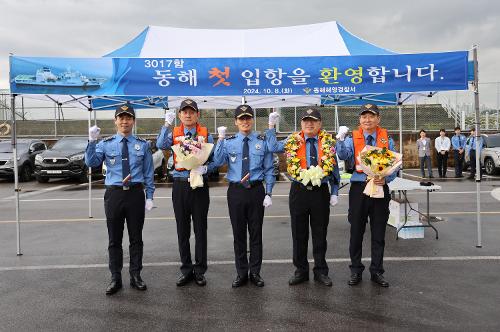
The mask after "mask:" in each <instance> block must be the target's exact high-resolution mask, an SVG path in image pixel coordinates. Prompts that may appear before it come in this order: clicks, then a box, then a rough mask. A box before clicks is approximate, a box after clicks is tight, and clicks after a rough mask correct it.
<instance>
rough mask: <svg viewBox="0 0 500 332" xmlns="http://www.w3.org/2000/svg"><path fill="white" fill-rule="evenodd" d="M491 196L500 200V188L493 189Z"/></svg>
mask: <svg viewBox="0 0 500 332" xmlns="http://www.w3.org/2000/svg"><path fill="white" fill-rule="evenodd" d="M491 196H493V198H494V199H496V200H497V201H500V188H496V189H493V190H492V191H491Z"/></svg>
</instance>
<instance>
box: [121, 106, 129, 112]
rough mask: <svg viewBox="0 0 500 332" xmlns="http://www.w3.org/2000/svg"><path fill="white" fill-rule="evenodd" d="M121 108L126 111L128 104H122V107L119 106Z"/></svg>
mask: <svg viewBox="0 0 500 332" xmlns="http://www.w3.org/2000/svg"><path fill="white" fill-rule="evenodd" d="M120 108H121V109H122V110H124V111H126V110H128V106H127V105H123V106H122V107H120Z"/></svg>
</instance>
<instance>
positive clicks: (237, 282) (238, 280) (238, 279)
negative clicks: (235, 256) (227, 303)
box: [232, 275, 248, 288]
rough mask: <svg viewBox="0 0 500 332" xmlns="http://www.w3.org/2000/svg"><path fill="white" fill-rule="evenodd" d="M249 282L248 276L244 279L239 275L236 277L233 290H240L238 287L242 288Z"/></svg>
mask: <svg viewBox="0 0 500 332" xmlns="http://www.w3.org/2000/svg"><path fill="white" fill-rule="evenodd" d="M247 282H248V276H247V275H245V276H243V277H242V276H240V275H238V276H237V277H236V279H234V280H233V284H232V286H233V288H238V287H241V286H243V285H246V284H247Z"/></svg>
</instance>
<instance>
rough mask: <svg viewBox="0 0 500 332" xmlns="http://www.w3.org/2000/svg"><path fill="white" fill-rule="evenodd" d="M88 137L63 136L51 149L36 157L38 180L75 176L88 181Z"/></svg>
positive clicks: (42, 181) (45, 180) (44, 180)
mask: <svg viewBox="0 0 500 332" xmlns="http://www.w3.org/2000/svg"><path fill="white" fill-rule="evenodd" d="M87 140H88V138H87V137H63V138H61V139H60V140H59V141H57V142H56V144H54V146H52V147H51V148H50V149H48V150H46V151H44V152H42V153H40V154H38V155H37V156H36V157H35V175H36V179H37V181H38V182H41V183H45V182H47V181H49V179H50V178H75V179H77V180H78V181H79V182H81V183H83V182H85V181H87V179H88V178H87V172H88V170H87V166H85V161H84V155H85V149H86V147H87V142H88V141H87Z"/></svg>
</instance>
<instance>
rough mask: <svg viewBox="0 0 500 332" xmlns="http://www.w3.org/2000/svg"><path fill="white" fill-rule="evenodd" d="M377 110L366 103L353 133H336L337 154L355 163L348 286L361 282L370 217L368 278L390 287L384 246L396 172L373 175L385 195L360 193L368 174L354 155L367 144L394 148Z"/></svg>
mask: <svg viewBox="0 0 500 332" xmlns="http://www.w3.org/2000/svg"><path fill="white" fill-rule="evenodd" d="M379 124H380V112H379V109H378V107H377V105H374V104H366V105H363V106H362V107H361V111H360V112H359V128H358V129H356V130H354V131H353V132H352V137H347V138H346V134H347V133H348V131H349V128H347V127H345V126H341V127H339V130H338V134H337V139H338V141H337V156H338V157H339V158H340V159H342V160H349V161H350V162H351V163H352V164H355V165H356V169H355V171H354V173H353V175H352V177H351V188H350V190H349V214H348V220H349V223H350V224H351V239H350V244H349V254H350V256H351V265H350V268H351V278H350V280H349V282H348V284H349V285H351V286H354V285H357V284H359V283H360V282H361V280H362V274H363V270H364V268H365V267H364V265H363V264H362V263H361V256H362V249H363V235H364V234H365V228H366V224H367V222H368V219H370V229H371V264H370V273H371V280H372V281H373V282H375V283H377V284H379V285H380V286H382V287H389V283H388V282H387V281H386V280H385V279H384V277H383V273H384V266H383V260H384V247H385V229H386V225H387V220H388V218H389V202H390V200H391V196H390V193H389V187H388V185H387V184H388V183H389V182H390V181H392V180H393V179H394V178H395V177H396V172H395V173H393V174H391V175H390V176H388V177H385V178H376V179H375V184H377V185H380V186H383V188H384V198H371V197H369V196H367V195H365V194H363V190H364V189H365V186H366V183H367V176H366V174H364V173H363V171H362V170H361V169H360V167H359V162H358V160H357V158H355V157H356V156H358V155H359V153H360V152H361V150H363V148H364V147H365V146H366V145H372V146H377V147H380V148H383V147H385V148H388V149H389V150H392V151H394V142H393V140H392V138H390V137H389V136H388V134H387V130H386V129H384V128H382V127H380V126H379Z"/></svg>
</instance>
